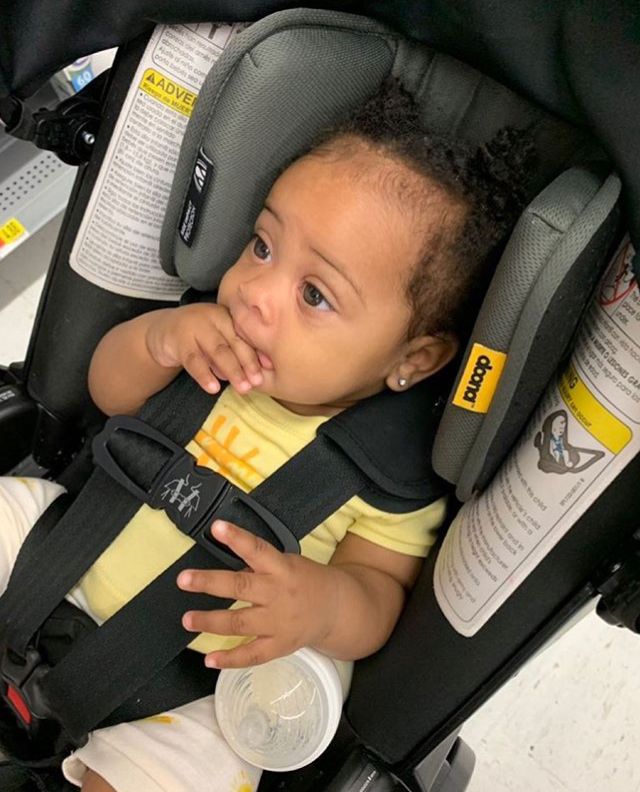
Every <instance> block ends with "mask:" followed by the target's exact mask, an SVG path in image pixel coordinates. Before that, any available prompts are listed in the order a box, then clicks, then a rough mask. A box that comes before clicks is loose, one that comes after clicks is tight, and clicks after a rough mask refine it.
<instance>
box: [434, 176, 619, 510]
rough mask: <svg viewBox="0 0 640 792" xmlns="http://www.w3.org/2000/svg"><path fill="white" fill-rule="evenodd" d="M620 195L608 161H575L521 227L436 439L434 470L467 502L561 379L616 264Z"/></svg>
mask: <svg viewBox="0 0 640 792" xmlns="http://www.w3.org/2000/svg"><path fill="white" fill-rule="evenodd" d="M619 194H620V181H619V179H618V178H617V177H616V176H614V175H611V176H608V177H606V176H605V175H603V172H602V168H595V166H594V168H585V167H583V168H572V169H571V170H569V171H567V172H566V173H563V174H562V175H561V176H559V177H558V178H557V179H556V180H555V181H554V182H552V183H551V184H550V185H549V186H548V187H547V188H546V189H545V190H544V191H543V192H542V193H540V195H539V196H538V197H537V198H536V199H535V200H534V201H533V202H532V203H531V204H530V205H529V206H528V207H527V209H526V210H525V212H524V214H523V215H522V217H521V219H520V220H519V222H518V224H517V225H516V228H515V229H514V232H513V234H512V236H511V239H510V240H509V242H508V244H507V247H506V249H505V251H504V254H503V256H502V259H501V261H500V264H499V266H498V268H497V270H496V273H495V275H494V276H493V280H492V281H491V286H490V287H489V290H488V292H487V295H486V297H485V300H484V302H483V305H482V309H481V311H480V313H479V315H478V319H477V321H476V324H475V327H474V329H473V332H472V334H471V340H470V341H469V344H468V346H467V350H466V352H465V356H464V359H463V364H462V365H461V367H460V371H459V373H458V377H457V380H456V383H455V385H454V388H453V391H452V394H451V397H450V399H449V402H448V404H447V407H446V409H445V412H444V415H443V418H442V421H441V423H440V427H439V429H438V435H437V437H436V442H435V445H434V450H433V464H434V469H435V470H436V472H437V473H439V474H440V475H441V476H442V477H443V478H445V479H447V480H448V481H450V482H452V483H454V484H457V490H456V495H457V496H458V498H459V499H460V500H466V499H467V498H469V497H470V495H471V494H472V492H473V491H474V490H475V489H478V488H482V487H483V486H485V484H486V483H487V482H488V481H489V479H490V478H491V476H492V475H493V473H494V472H495V471H496V469H497V468H498V466H499V464H500V462H501V461H502V460H503V458H504V457H505V456H506V454H507V452H508V451H509V449H510V448H511V446H512V444H513V443H514V442H515V440H516V439H517V438H518V436H519V434H520V432H521V430H522V429H523V427H524V425H525V423H526V421H527V419H528V417H529V415H530V414H531V412H532V411H533V408H534V407H535V404H536V402H537V401H538V399H539V398H540V396H541V395H542V393H543V391H544V388H545V387H546V385H547V383H548V382H549V381H550V380H551V378H552V377H553V374H554V372H555V370H556V368H557V366H558V363H559V362H560V359H561V358H562V356H563V354H564V353H565V351H566V349H567V347H568V345H569V342H570V340H571V338H572V336H573V334H574V331H575V329H576V326H577V324H578V321H579V319H580V316H581V314H582V311H583V308H584V306H585V305H587V304H588V298H589V295H590V294H591V292H592V290H593V288H594V287H595V284H596V282H597V279H598V275H599V274H600V272H601V270H602V266H603V265H604V264H605V263H606V256H607V251H608V249H609V247H610V246H611V243H612V240H613V238H614V235H615V232H616V229H617V226H618V220H619V217H618V211H617V207H616V201H617V199H618V197H619ZM502 367H503V368H502Z"/></svg>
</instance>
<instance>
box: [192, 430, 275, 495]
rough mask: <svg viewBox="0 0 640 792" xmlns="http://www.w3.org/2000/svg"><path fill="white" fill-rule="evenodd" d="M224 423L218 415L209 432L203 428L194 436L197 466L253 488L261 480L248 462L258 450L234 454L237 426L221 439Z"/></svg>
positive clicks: (253, 449)
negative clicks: (208, 468) (198, 452)
mask: <svg viewBox="0 0 640 792" xmlns="http://www.w3.org/2000/svg"><path fill="white" fill-rule="evenodd" d="M226 423H227V416H226V415H219V416H218V417H217V418H216V419H215V421H214V422H213V424H212V425H211V428H210V429H209V430H206V429H204V428H203V429H200V430H199V432H198V433H197V434H196V436H195V441H196V443H197V444H198V445H199V446H200V449H201V453H200V454H199V455H198V458H197V459H198V465H202V466H205V467H211V468H213V469H214V470H217V471H218V472H219V473H222V475H223V476H225V478H230V479H235V480H236V481H240V482H242V483H244V484H247V485H248V486H250V487H252V488H253V487H254V486H257V485H258V484H259V483H260V482H261V480H262V477H261V476H260V474H259V473H258V471H257V470H256V469H255V468H254V467H253V465H252V464H251V462H250V460H251V459H253V458H254V457H255V456H257V455H258V453H259V449H258V448H256V447H255V446H254V447H253V448H251V449H249V451H246V452H245V453H244V454H240V453H238V451H235V452H234V450H233V445H234V443H235V442H236V440H237V439H238V436H239V434H240V430H239V429H238V427H237V426H235V425H231V427H230V428H229V431H228V432H227V433H226V436H225V437H223V436H222V434H223V431H224V428H225V424H226ZM212 462H213V463H214V464H213V465H212V464H211V463H212Z"/></svg>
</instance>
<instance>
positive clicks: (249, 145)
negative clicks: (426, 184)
mask: <svg viewBox="0 0 640 792" xmlns="http://www.w3.org/2000/svg"><path fill="white" fill-rule="evenodd" d="M390 73H391V74H393V75H394V76H396V77H398V78H399V79H400V80H401V82H402V83H403V85H404V87H405V88H406V89H407V90H409V91H410V92H411V93H413V94H414V96H415V97H416V100H417V102H418V104H419V105H420V107H421V110H422V122H423V125H424V128H425V131H426V132H428V133H430V134H440V135H443V136H446V137H451V138H460V139H463V140H466V141H468V142H470V143H473V144H475V145H477V144H480V143H484V142H486V141H487V140H489V139H490V138H491V137H492V136H493V135H494V134H495V133H496V131H497V130H498V129H500V128H501V127H503V126H507V125H511V126H516V127H523V126H529V127H530V128H532V130H533V136H534V140H535V144H536V148H537V149H538V159H539V166H538V168H537V169H536V172H535V173H534V174H532V179H531V183H530V185H529V187H530V196H531V197H533V195H535V194H536V193H537V192H538V191H539V190H540V189H541V187H543V186H544V185H545V184H548V182H549V181H550V179H551V178H553V176H555V175H556V174H557V173H558V171H559V170H561V169H562V168H563V166H565V164H566V163H567V162H570V161H571V159H572V158H573V157H575V156H576V153H577V152H578V151H579V150H580V148H581V147H582V146H583V145H584V144H585V135H584V134H583V133H581V132H579V131H577V130H575V129H573V128H572V127H570V126H569V125H568V124H566V123H564V122H562V121H560V120H559V119H557V118H554V117H552V116H549V115H548V114H546V113H544V112H543V111H542V110H541V109H540V108H538V107H535V106H534V105H532V104H531V103H530V102H527V101H526V100H524V99H522V98H521V97H519V96H518V95H517V94H515V93H513V92H512V91H510V90H509V89H508V88H506V87H504V86H502V85H499V84H498V83H496V82H494V81H493V80H491V79H490V78H488V77H485V76H484V75H482V74H480V73H479V72H477V71H476V70H475V69H473V68H471V67H470V66H467V65H465V64H463V63H461V62H460V61H457V60H456V59H455V58H451V57H449V56H447V55H443V54H440V53H436V52H434V51H433V50H431V49H430V48H429V47H427V46H425V45H422V44H418V43H416V42H411V41H407V40H405V39H402V38H399V37H398V35H397V34H396V33H394V32H392V31H389V30H388V29H386V28H384V27H382V26H381V25H380V24H378V23H377V22H373V21H372V20H369V19H367V18H365V17H360V16H354V15H351V14H342V13H338V12H332V11H321V10H313V9H295V10H291V11H283V12H278V13H276V14H272V15H271V16H269V17H265V18H264V19H262V20H260V21H259V22H256V23H254V24H253V25H251V26H250V27H249V28H247V30H245V31H243V32H242V33H241V34H240V35H238V36H237V37H236V38H235V39H234V40H233V41H232V42H231V44H229V46H228V47H227V49H226V50H225V52H224V53H223V55H222V56H221V58H220V60H219V61H218V63H217V64H215V66H214V68H213V69H212V70H211V72H210V73H209V75H208V76H207V78H206V79H205V82H204V84H203V86H202V89H201V91H200V95H199V98H198V102H197V104H196V107H195V110H194V114H193V116H192V118H191V119H190V121H189V124H188V126H187V131H186V134H185V138H184V141H183V144H182V148H181V151H180V157H179V160H178V166H177V170H176V175H175V178H174V182H173V187H172V190H171V195H170V199H169V205H168V208H167V213H166V218H165V222H164V225H163V230H162V235H161V240H160V258H161V261H162V265H163V267H164V269H165V270H166V271H167V272H168V273H170V274H173V275H175V274H178V275H180V276H181V277H182V278H183V279H184V280H185V281H186V282H187V283H189V284H190V285H191V286H194V287H195V288H197V289H200V290H212V289H215V288H216V287H217V285H218V282H219V280H220V278H221V277H222V275H223V274H224V272H225V271H226V269H227V268H228V267H229V266H230V265H231V264H232V263H233V262H234V261H235V259H236V258H237V256H238V254H239V253H240V251H241V250H242V248H243V247H244V245H245V244H246V243H247V242H248V240H249V238H250V236H251V231H252V226H253V223H254V221H255V217H256V216H257V214H258V213H259V210H260V208H261V205H262V202H263V201H264V198H265V197H266V194H267V192H268V190H269V187H270V185H271V183H272V181H273V179H274V177H275V176H277V174H278V172H279V171H280V170H281V169H282V168H283V167H284V166H285V165H286V164H287V162H288V161H290V160H291V159H292V158H293V157H294V156H295V155H296V154H298V153H299V152H300V151H301V150H303V149H304V148H305V147H306V146H307V145H308V144H309V143H310V142H311V141H312V140H313V138H314V137H315V135H316V134H317V132H318V131H319V130H320V129H321V128H322V127H323V126H326V125H327V124H328V123H329V122H333V121H334V120H336V119H337V118H339V117H341V116H342V115H344V114H345V113H346V112H347V110H348V109H351V107H353V106H355V105H357V104H358V103H359V102H360V101H362V100H363V99H364V98H366V97H367V96H368V95H370V94H372V93H374V92H375V91H376V90H377V88H378V86H379V85H380V83H381V82H382V81H383V80H384V79H385V78H386V77H387V76H388V75H389V74H390ZM201 146H204V150H205V153H206V154H207V155H208V156H209V157H210V158H211V159H213V161H214V169H213V177H212V181H211V184H210V186H209V189H208V192H207V196H206V202H205V205H204V207H203V209H202V210H201V220H200V226H199V227H198V230H197V232H196V235H195V239H194V242H193V245H192V247H191V248H189V247H187V246H186V245H185V244H184V243H183V241H182V240H181V239H180V237H179V235H178V233H177V230H176V229H177V228H178V224H179V218H180V216H181V214H182V209H183V206H184V202H185V196H186V193H187V190H188V187H189V183H190V180H191V176H192V173H193V167H194V163H195V160H196V157H197V153H198V150H199V149H200V147H201Z"/></svg>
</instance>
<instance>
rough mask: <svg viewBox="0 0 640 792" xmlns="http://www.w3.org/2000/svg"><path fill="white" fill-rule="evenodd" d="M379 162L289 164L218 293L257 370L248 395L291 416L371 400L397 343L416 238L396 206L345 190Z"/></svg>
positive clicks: (405, 318)
mask: <svg viewBox="0 0 640 792" xmlns="http://www.w3.org/2000/svg"><path fill="white" fill-rule="evenodd" d="M377 156H379V155H376V154H374V153H370V152H367V151H365V150H363V151H362V152H361V153H360V154H358V155H357V156H355V157H352V158H350V159H349V160H348V161H345V160H344V159H342V160H340V159H334V158H327V157H322V156H307V157H304V158H302V159H300V160H298V161H296V162H295V163H294V164H293V165H292V166H290V167H289V168H288V169H287V170H286V171H285V172H284V173H283V174H282V175H281V176H280V178H279V179H278V180H277V181H276V182H275V184H274V186H273V187H272V189H271V192H270V193H269V195H268V197H267V200H266V201H265V205H264V208H263V210H262V212H261V213H260V215H259V217H258V219H257V221H256V225H255V236H254V237H253V238H252V240H251V241H250V242H249V244H248V245H247V247H246V248H245V250H244V251H243V253H242V255H241V256H240V258H239V259H238V261H236V263H235V264H234V265H233V266H232V267H231V269H229V271H228V272H227V273H226V274H225V276H224V278H223V279H222V282H221V284H220V288H219V292H218V302H219V303H220V304H221V305H223V306H226V307H227V308H228V309H229V311H230V313H231V316H232V318H233V323H234V326H235V328H236V332H237V334H238V335H239V336H240V337H242V338H243V339H244V340H245V341H247V342H248V343H249V344H250V345H251V346H252V347H254V348H255V349H256V350H257V351H258V356H259V358H260V360H261V362H262V364H263V370H262V373H263V376H264V380H263V384H262V385H261V386H259V387H258V388H256V390H259V391H262V392H264V393H267V394H268V395H270V396H272V397H274V398H275V399H277V400H278V401H280V402H281V403H283V404H284V405H285V406H287V407H289V408H290V409H293V410H294V411H297V412H300V413H322V412H324V413H331V412H334V411H336V410H339V409H342V408H344V407H347V406H349V405H350V404H352V403H354V402H355V401H357V400H359V399H361V398H364V397H365V396H368V395H371V394H373V393H376V392H378V391H379V390H381V389H382V388H383V387H384V380H385V377H386V376H387V374H388V373H389V372H390V371H391V369H392V367H393V366H394V364H395V363H396V361H397V359H398V355H399V354H400V352H401V350H402V349H403V348H404V346H405V343H406V340H407V327H408V323H409V320H410V307H409V304H408V302H407V299H406V297H405V289H406V284H407V281H408V278H409V277H410V273H411V271H412V269H413V267H414V266H415V263H416V262H417V260H418V256H419V253H420V246H421V242H422V240H421V239H420V237H421V236H422V235H421V234H420V233H419V232H418V233H416V232H415V231H414V229H413V227H412V226H413V223H412V220H411V217H410V216H409V213H406V212H405V213H403V212H402V210H401V208H400V206H399V204H398V202H397V201H396V200H395V199H391V198H389V197H388V196H385V195H383V194H381V189H380V187H379V186H378V189H377V190H376V189H375V188H374V186H373V185H372V183H371V182H370V181H369V182H368V180H367V179H358V178H354V175H355V173H356V169H357V168H366V167H367V166H368V165H369V166H370V165H371V164H372V163H371V162H370V161H369V162H367V158H370V157H374V158H375V157H377ZM397 204H398V205H397Z"/></svg>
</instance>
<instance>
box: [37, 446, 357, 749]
mask: <svg viewBox="0 0 640 792" xmlns="http://www.w3.org/2000/svg"><path fill="white" fill-rule="evenodd" d="M309 481H313V482H314V486H313V492H309V489H308V484H309ZM366 484H367V479H366V477H365V476H364V475H363V474H362V473H361V472H360V471H359V470H358V468H357V467H355V466H354V465H353V463H351V462H350V461H349V460H347V459H346V457H344V456H343V455H342V454H341V453H340V452H337V450H336V449H335V448H332V447H331V443H330V442H320V443H316V442H314V443H312V444H310V445H309V446H307V447H306V448H305V449H303V450H302V451H301V452H300V454H298V455H296V456H295V457H293V458H292V460H290V461H289V462H288V463H287V464H286V465H283V466H282V467H281V468H279V470H277V471H276V472H275V473H274V474H272V475H271V476H270V477H269V478H268V479H266V480H265V482H264V483H263V484H260V485H259V486H258V487H256V489H255V490H253V491H252V493H251V495H252V498H255V500H256V501H257V502H259V503H260V504H262V505H264V506H266V505H267V504H270V505H272V506H273V507H274V508H278V507H281V504H282V501H283V498H282V492H283V491H284V492H287V493H289V492H291V493H295V497H294V501H295V503H294V504H293V510H292V511H291V512H289V509H291V508H292V504H291V503H289V504H287V508H286V511H287V512H289V513H291V514H295V515H296V525H295V535H296V537H297V538H299V539H300V538H302V537H303V536H304V535H306V534H307V533H309V532H310V531H312V530H313V529H314V528H315V527H316V526H317V525H318V524H319V523H321V522H322V521H323V520H324V519H326V517H328V516H330V515H331V514H333V512H335V511H336V509H337V508H339V507H340V506H341V505H342V504H343V503H345V502H346V501H347V500H349V498H350V497H352V496H353V495H355V494H356V493H357V492H359V491H360V490H362V489H363V487H364V486H366ZM241 503H242V502H238V505H240V504H241ZM216 516H219V517H223V518H226V519H229V520H233V521H234V522H237V523H239V524H240V525H246V524H247V519H248V518H249V516H250V513H249V512H246V513H245V511H244V508H243V507H242V505H240V508H238V509H236V508H234V505H233V504H232V503H231V502H229V503H228V504H227V505H226V506H225V507H224V508H222V509H221V510H220V512H219V513H218V514H217V515H216ZM187 568H196V569H197V568H211V569H227V568H228V565H227V564H226V563H225V562H224V560H222V559H219V558H217V557H216V556H215V555H212V554H211V553H210V552H208V551H207V550H206V549H205V548H204V547H202V546H201V545H200V544H196V545H194V547H193V548H192V549H191V550H189V551H188V552H187V553H185V554H184V555H183V556H182V557H181V558H180V559H178V561H176V562H175V563H174V564H172V565H171V566H170V567H169V568H168V569H167V570H166V571H165V572H164V573H163V574H161V575H160V576H159V577H157V578H156V579H155V580H154V581H153V582H152V583H151V584H150V585H149V586H147V588H145V589H144V590H143V591H142V592H141V593H140V594H139V595H138V596H137V597H135V598H134V599H133V600H131V602H129V603H128V604H127V605H126V606H125V607H124V608H122V610H120V611H119V612H118V613H116V614H115V615H114V616H113V617H112V618H111V619H109V621H107V622H106V623H105V624H104V625H103V626H102V627H101V628H100V629H98V630H96V631H95V632H94V633H92V634H91V635H89V636H88V637H87V638H86V639H84V640H83V641H82V642H80V644H79V645H78V646H76V647H75V648H74V650H73V651H72V652H70V653H69V654H68V655H67V657H66V658H64V659H63V660H62V661H61V662H60V663H59V664H58V665H56V666H55V667H54V668H53V669H51V671H50V672H49V673H48V675H47V680H46V693H47V701H48V704H49V706H50V707H51V709H52V710H53V711H54V712H55V713H56V716H57V717H58V718H59V719H60V720H61V721H62V723H64V725H65V728H66V729H67V731H68V732H69V733H70V734H71V735H72V736H76V735H78V736H79V735H83V734H85V733H86V732H87V731H89V730H90V729H91V728H93V727H94V726H95V725H96V724H98V723H100V722H101V721H102V720H104V719H105V718H106V717H107V716H108V715H109V713H110V712H111V711H112V710H113V709H114V708H115V707H116V706H118V705H119V704H120V703H121V702H122V701H124V700H126V699H127V698H129V697H130V696H132V695H133V694H134V693H135V692H136V690H137V689H138V688H139V687H140V686H142V685H144V684H145V682H147V680H148V679H149V678H150V677H152V676H154V675H155V674H156V673H158V672H159V671H161V669H162V668H163V667H164V666H165V665H166V664H167V662H169V661H170V660H172V659H173V658H174V657H175V656H176V655H178V653H179V652H181V651H182V650H183V649H184V648H185V647H186V646H187V645H188V644H189V643H190V642H191V641H192V640H193V638H194V635H193V633H189V632H186V631H185V630H184V629H183V628H182V625H181V618H182V615H183V614H184V613H185V611H187V610H191V609H212V608H226V607H228V606H229V605H230V604H231V600H228V599H221V598H217V597H211V596H208V595H203V594H193V593H189V592H182V591H180V590H179V589H178V588H177V586H176V578H177V576H178V574H179V572H180V571H181V570H183V569H187ZM132 635H133V636H135V640H134V641H132ZM105 657H109V663H108V666H107V667H105V660H104V658H105ZM200 662H202V660H200ZM101 666H102V667H105V673H104V674H97V675H96V673H95V669H96V668H100V667H101ZM69 680H74V684H73V688H72V689H71V690H70V685H69ZM212 687H213V685H212V686H211V688H212ZM172 706H175V704H172ZM165 708H166V707H165Z"/></svg>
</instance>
